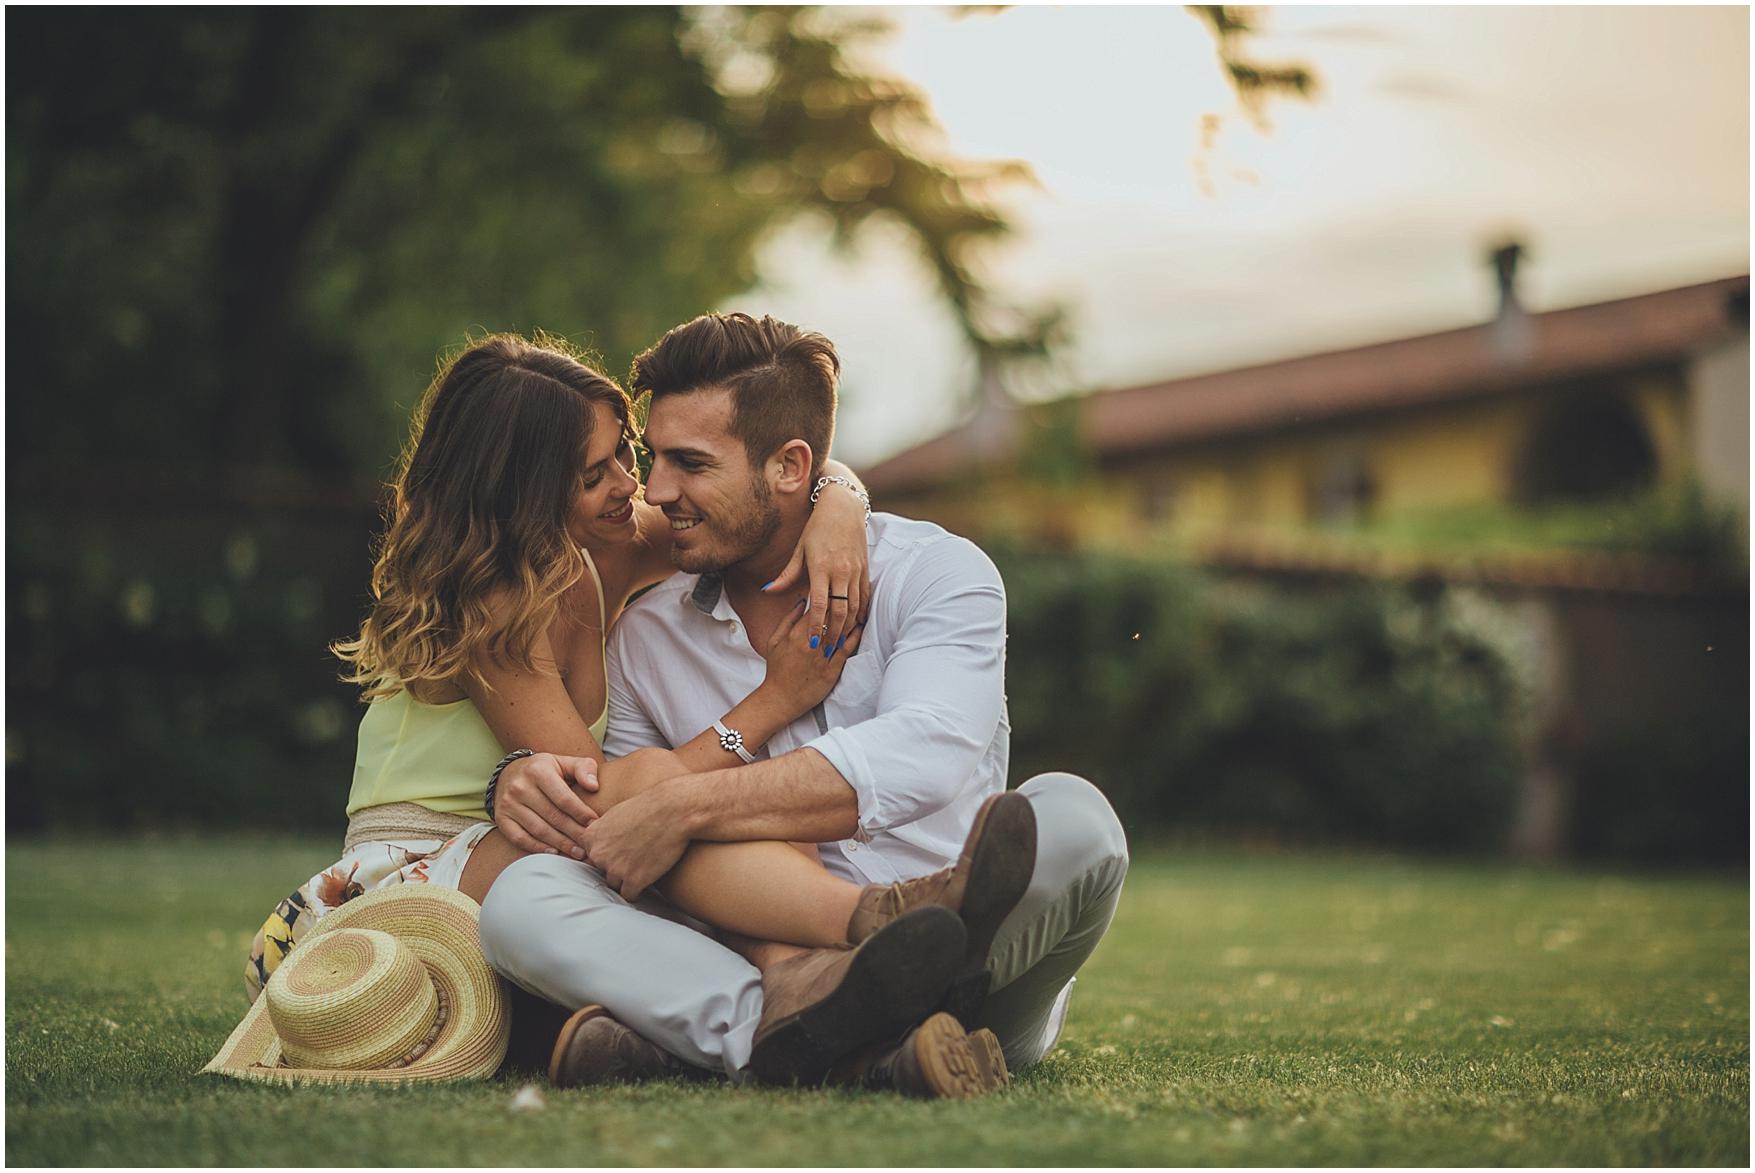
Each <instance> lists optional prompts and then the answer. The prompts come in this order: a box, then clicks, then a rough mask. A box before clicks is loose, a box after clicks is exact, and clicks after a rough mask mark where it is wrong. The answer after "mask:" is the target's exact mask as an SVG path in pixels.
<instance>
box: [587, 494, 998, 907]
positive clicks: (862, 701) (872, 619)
mask: <svg viewBox="0 0 1755 1173" xmlns="http://www.w3.org/2000/svg"><path fill="white" fill-rule="evenodd" d="M870 556H871V582H872V592H873V593H872V604H871V610H870V614H869V615H868V617H867V620H866V627H865V636H864V638H863V640H862V641H861V643H860V646H859V654H858V655H856V656H854V657H853V658H852V659H850V660H848V662H847V667H846V669H845V670H844V671H843V672H842V674H841V679H840V681H839V682H838V683H837V684H836V685H835V689H834V691H833V692H831V693H830V694H829V697H828V699H827V700H826V701H824V702H823V703H822V704H821V705H818V706H817V707H816V708H815V709H813V710H812V711H811V712H810V713H807V714H806V715H804V716H803V717H801V718H799V719H798V720H796V721H794V722H793V723H792V724H791V725H789V726H787V727H786V728H785V729H783V730H781V731H780V732H779V733H778V734H776V735H775V736H774V737H772V738H771V739H769V741H768V743H767V746H766V747H765V749H764V751H763V753H762V754H761V755H760V756H773V757H778V756H779V755H780V754H783V753H787V752H789V751H791V750H795V749H800V748H804V747H807V746H808V747H809V748H811V749H814V750H816V751H817V752H818V753H821V754H822V755H823V756H824V757H825V758H827V759H828V760H829V762H830V764H832V765H833V766H834V767H835V769H837V770H839V771H840V773H841V776H842V777H843V778H845V779H846V780H847V784H848V785H849V786H851V787H852V788H853V792H854V794H855V796H856V797H857V798H858V801H859V830H858V832H857V833H856V835H855V837H854V838H852V839H848V840H844V841H842V842H840V843H825V844H823V845H822V848H821V851H822V857H823V863H824V866H826V867H827V868H828V869H829V870H830V871H831V872H834V873H836V874H838V875H841V876H843V877H845V878H847V879H850V880H853V881H854V882H856V883H889V882H891V881H894V880H900V879H908V878H910V877H913V876H919V875H925V874H926V873H928V872H932V871H936V870H938V869H939V868H941V867H944V866H945V865H946V864H948V863H951V862H952V861H954V860H955V859H956V858H957V854H958V853H959V852H960V851H961V850H962V846H963V840H964V839H965V838H966V837H967V836H968V833H969V828H970V827H971V826H972V825H973V823H974V820H975V811H976V809H977V808H978V807H979V806H980V805H981V802H982V800H983V799H985V798H986V797H987V796H988V795H990V794H998V793H999V792H1000V791H1002V790H1004V789H1005V779H1006V764H1007V757H1008V753H1009V748H1010V740H1011V726H1010V723H1009V722H1008V720H1007V718H1006V708H1005V587H1004V584H1002V583H1001V582H1000V578H999V571H998V570H996V569H995V568H994V565H993V563H992V561H991V560H989V559H988V557H987V555H986V554H983V553H982V552H981V550H980V549H979V548H978V547H977V546H975V545H974V544H973V543H972V542H969V541H967V540H965V539H963V538H959V537H957V536H956V535H954V534H951V533H948V532H946V531H945V530H943V529H940V528H939V527H938V526H936V525H932V524H930V523H928V522H924V521H913V520H910V519H908V518H903V517H897V516H895V515H893V514H887V513H874V514H872V515H871V525H870ZM607 657H608V662H609V734H608V736H607V737H606V738H605V739H604V750H605V752H606V753H607V754H608V755H609V756H610V757H612V758H617V757H622V756H624V755H626V754H630V753H632V752H634V751H635V750H637V749H643V748H647V747H650V746H662V747H666V748H670V747H674V746H678V745H682V744H683V743H684V742H687V741H689V740H691V739H693V738H694V737H695V736H696V735H697V734H699V733H700V732H701V730H703V729H707V728H710V727H711V726H712V724H713V722H714V721H717V720H719V719H720V718H721V717H723V716H724V715H725V714H726V713H727V712H728V711H730V709H731V708H732V706H733V705H735V704H737V703H738V702H739V701H741V700H742V699H743V698H744V697H746V696H748V695H749V694H750V693H751V692H753V691H754V690H755V688H756V686H757V685H759V684H760V683H761V682H762V677H763V675H764V674H765V673H766V671H767V663H766V661H764V660H763V659H762V657H761V656H759V655H757V654H756V651H755V649H754V648H752V647H751V646H750V642H749V638H748V636H747V635H746V634H745V633H744V627H743V623H742V622H741V621H740V620H739V619H738V616H737V612H736V611H734V610H733V609H732V607H731V604H730V603H729V602H728V601H727V600H726V598H725V595H724V592H723V590H721V588H720V582H719V579H718V577H717V576H716V575H711V574H708V575H687V574H677V575H672V576H671V577H670V578H668V579H666V580H665V581H664V582H662V583H660V584H658V585H657V586H656V587H654V588H653V589H652V590H650V591H648V592H647V593H646V594H645V595H643V596H641V597H640V598H639V599H638V600H636V601H635V602H634V604H633V605H632V606H630V607H629V608H628V609H627V610H626V611H625V612H624V613H623V615H622V617H621V619H620V620H619V621H618V622H617V623H616V625H615V630H614V631H613V632H612V633H611V635H610V640H609V647H608V653H607Z"/></svg>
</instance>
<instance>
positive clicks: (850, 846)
mask: <svg viewBox="0 0 1755 1173" xmlns="http://www.w3.org/2000/svg"><path fill="white" fill-rule="evenodd" d="M847 850H848V851H858V850H859V844H857V843H849V844H848V845H847Z"/></svg>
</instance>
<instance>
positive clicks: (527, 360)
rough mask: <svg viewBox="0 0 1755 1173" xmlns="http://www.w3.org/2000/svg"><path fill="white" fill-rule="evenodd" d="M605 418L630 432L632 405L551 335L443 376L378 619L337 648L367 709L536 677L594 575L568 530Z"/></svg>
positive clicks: (375, 583) (382, 580)
mask: <svg viewBox="0 0 1755 1173" xmlns="http://www.w3.org/2000/svg"><path fill="white" fill-rule="evenodd" d="M594 403H601V404H603V405H605V406H606V407H608V408H609V409H610V413H611V414H612V415H613V416H614V417H615V418H616V419H617V420H618V421H619V424H620V427H621V428H622V429H623V431H624V432H625V431H627V430H628V429H629V426H630V425H629V404H628V397H627V394H626V392H624V391H623V390H622V389H621V387H619V386H618V385H617V384H616V383H615V382H614V380H612V379H609V378H608V377H606V376H604V375H601V374H599V373H598V372H597V371H595V370H593V369H592V368H591V367H590V366H588V365H587V364H586V362H585V361H584V356H582V355H578V356H576V355H575V354H574V353H573V352H572V351H571V349H570V348H569V347H568V346H567V344H566V343H565V342H564V341H562V340H560V339H555V338H551V337H549V336H547V335H543V334H538V335H537V336H536V338H535V340H534V341H531V340H527V339H524V338H522V337H519V336H518V335H516V334H494V335H490V336H489V337H486V338H483V339H481V340H480V341H477V342H474V343H472V344H471V345H470V346H469V347H468V348H467V349H465V350H463V351H462V352H460V353H458V354H457V355H455V356H454V357H452V358H451V359H450V361H448V362H446V363H444V364H443V365H442V366H441V367H440V369H439V372H438V374H437V375H436V376H435V378H434V379H433V383H432V386H430V387H429V388H428V389H427V393H426V395H425V396H424V397H423V398H422V400H421V405H420V407H419V408H418V409H417V410H416V412H415V415H414V422H413V424H412V426H411V427H410V431H409V439H408V444H407V446H406V447H405V448H404V449H403V452H402V458H401V460H400V462H399V463H398V471H397V476H396V479H395V481H394V482H393V483H392V484H391V485H390V486H389V490H390V491H389V497H388V500H387V503H386V508H385V527H384V535H383V537H382V538H381V539H380V540H379V543H378V547H377V561H376V564H375V565H374V566H373V568H372V597H373V599H374V600H375V602H374V603H373V605H372V610H371V613H370V614H369V615H368V616H367V617H366V620H365V622H364V623H363V624H361V625H360V632H359V635H358V636H357V637H355V638H354V639H350V640H341V641H338V642H337V643H335V644H332V645H331V647H330V650H331V651H333V652H334V653H335V654H336V655H337V656H339V657H340V658H341V659H342V660H343V661H344V662H346V663H347V664H348V666H349V668H350V671H348V672H346V673H344V674H343V675H342V679H343V680H346V681H349V682H350V683H353V684H359V685H362V686H364V690H365V691H364V693H363V696H362V699H363V700H368V701H369V700H373V699H375V698H378V697H389V696H394V695H396V693H398V692H400V691H401V690H402V689H403V688H405V687H410V686H413V687H414V688H415V689H416V690H417V691H418V689H419V686H420V685H422V684H443V683H447V682H452V681H456V680H458V679H460V678H467V679H470V680H473V681H474V682H475V683H476V684H478V685H479V686H481V687H482V688H484V689H485V688H487V687H489V686H488V683H487V680H486V678H485V677H484V676H483V675H482V673H481V669H480V667H479V664H480V662H481V657H483V656H487V657H489V658H493V659H499V660H501V661H502V662H506V663H510V664H515V665H517V666H519V667H521V668H524V669H525V670H527V671H535V670H536V666H535V665H534V664H533V662H532V657H531V648H532V646H533V645H534V643H535V641H536V638H537V637H538V636H539V635H540V634H542V633H543V632H544V631H545V630H547V628H548V626H549V624H550V623H551V622H553V620H554V618H555V614H556V612H557V610H558V609H559V607H560V602H561V596H562V595H564V594H565V593H566V592H567V590H568V589H569V588H571V587H572V586H573V585H574V584H575V583H577V582H578V581H579V580H580V578H581V577H582V576H583V575H584V574H585V559H584V556H583V555H582V554H581V553H580V551H579V548H578V547H577V545H575V544H574V542H573V540H572V538H571V537H570V536H569V535H568V532H567V520H568V517H569V515H570V514H571V512H572V510H573V508H574V505H575V501H576V496H577V494H578V492H579V489H580V481H581V477H582V475H583V471H584V452H585V445H586V444H587V442H588V441H589V440H590V438H591V424H592V412H591V405H592V404H594Z"/></svg>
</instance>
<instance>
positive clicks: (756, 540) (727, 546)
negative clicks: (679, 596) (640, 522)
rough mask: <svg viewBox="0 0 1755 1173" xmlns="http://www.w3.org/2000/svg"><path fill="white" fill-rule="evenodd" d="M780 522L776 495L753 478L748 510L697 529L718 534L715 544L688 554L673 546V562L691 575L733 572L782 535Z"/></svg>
mask: <svg viewBox="0 0 1755 1173" xmlns="http://www.w3.org/2000/svg"><path fill="white" fill-rule="evenodd" d="M780 521H781V519H780V507H779V506H778V505H776V504H774V492H773V490H772V489H770V488H769V487H768V482H767V481H765V480H763V479H762V478H761V477H759V476H757V477H751V478H750V497H749V503H748V504H747V505H746V506H745V507H744V508H742V509H740V510H738V511H737V513H736V515H735V516H732V517H727V518H725V519H724V520H723V521H721V520H718V519H714V520H711V521H709V522H707V523H706V524H703V525H699V526H696V527H695V532H696V533H699V532H700V531H701V530H703V529H707V528H709V527H710V528H712V529H713V530H714V531H716V532H715V533H714V535H713V540H712V541H710V542H708V543H703V545H705V546H706V548H705V549H696V550H684V549H682V548H681V547H679V546H672V547H671V548H670V561H671V563H672V564H673V565H674V566H676V568H677V569H678V570H681V571H684V572H685V573H688V574H708V573H717V572H719V571H722V570H726V569H729V568H730V567H733V566H736V565H737V564H738V563H739V562H742V561H743V560H744V559H745V558H748V557H749V556H750V555H752V554H755V553H758V552H759V551H761V550H763V549H765V548H766V547H767V545H768V543H769V542H771V541H773V540H774V535H775V534H777V533H779V532H780Z"/></svg>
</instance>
